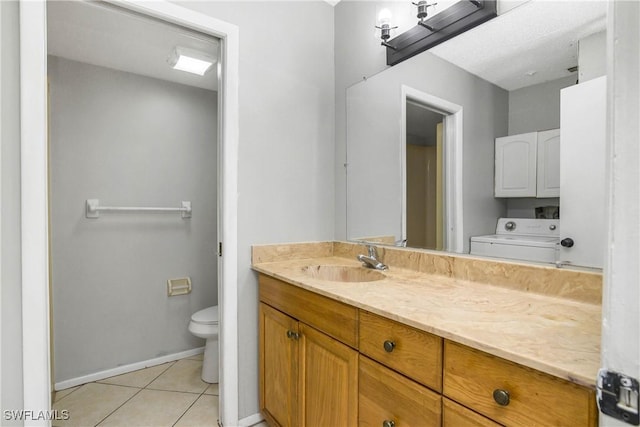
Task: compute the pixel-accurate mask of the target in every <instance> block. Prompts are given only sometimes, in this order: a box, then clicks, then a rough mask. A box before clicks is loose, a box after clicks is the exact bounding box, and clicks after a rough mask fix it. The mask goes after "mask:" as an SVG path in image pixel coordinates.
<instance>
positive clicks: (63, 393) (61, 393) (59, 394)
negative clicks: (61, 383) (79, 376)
mask: <svg viewBox="0 0 640 427" xmlns="http://www.w3.org/2000/svg"><path fill="white" fill-rule="evenodd" d="M79 388H80V386H77V387H71V388H66V389H64V390H58V391H56V392H55V393H53V403H56V402H57V401H59V400H60V399H62V398H63V397H65V396H68V395H69V394H71V393H73V392H74V391H76V390H77V389H79Z"/></svg>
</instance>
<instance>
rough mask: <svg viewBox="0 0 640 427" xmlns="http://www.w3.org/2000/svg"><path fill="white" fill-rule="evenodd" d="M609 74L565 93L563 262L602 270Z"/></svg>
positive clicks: (562, 129) (562, 112)
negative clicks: (607, 77)
mask: <svg viewBox="0 0 640 427" xmlns="http://www.w3.org/2000/svg"><path fill="white" fill-rule="evenodd" d="M606 89H607V80H606V77H599V78H597V79H593V80H589V81H587V82H585V83H581V84H579V85H575V86H571V87H568V88H566V89H563V90H562V91H561V94H560V139H561V140H562V144H561V146H560V239H561V247H560V256H559V261H560V262H566V263H568V264H571V265H578V266H587V267H597V268H602V265H603V262H604V247H605V217H604V212H605V200H606V199H605V191H604V190H605V164H606V155H607V150H606V134H605V132H606Z"/></svg>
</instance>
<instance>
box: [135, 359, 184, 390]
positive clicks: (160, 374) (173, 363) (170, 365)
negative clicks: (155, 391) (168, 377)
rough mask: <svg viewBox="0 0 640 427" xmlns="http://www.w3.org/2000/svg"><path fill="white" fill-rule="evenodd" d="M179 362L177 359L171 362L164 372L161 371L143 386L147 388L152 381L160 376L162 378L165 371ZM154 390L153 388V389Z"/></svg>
mask: <svg viewBox="0 0 640 427" xmlns="http://www.w3.org/2000/svg"><path fill="white" fill-rule="evenodd" d="M176 362H177V360H174V361H173V362H169V366H167V368H166V369H165V370H163V371H162V372H160V373H159V374H158V375H156V376H155V377H154V378H153V379H152V380H151V381H149V383H148V384H147V385H145V386H144V387H143V388H145V389H146V388H147V387H149V386H150V385H151V383H152V382H154V381H155V380H157V379H158V378H160V377H161V376H162V375H163V374H164V373H165V372H167V371H168V370H169V369H171V367H172V366H173V365H175V363H176ZM145 369H149V368H145ZM151 390H152V389H151Z"/></svg>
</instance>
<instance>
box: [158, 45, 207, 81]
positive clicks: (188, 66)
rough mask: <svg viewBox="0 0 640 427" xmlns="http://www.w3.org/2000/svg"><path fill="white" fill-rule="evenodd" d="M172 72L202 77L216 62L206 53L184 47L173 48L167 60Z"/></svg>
mask: <svg viewBox="0 0 640 427" xmlns="http://www.w3.org/2000/svg"><path fill="white" fill-rule="evenodd" d="M167 62H168V63H169V65H171V66H172V67H173V69H174V70H181V71H186V72H188V73H193V74H197V75H199V76H204V75H205V73H206V72H207V71H209V70H210V69H211V66H212V65H213V63H214V62H216V60H215V59H214V58H213V57H211V56H209V55H207V54H206V53H203V52H199V51H197V50H194V49H188V48H186V47H175V48H174V49H173V51H172V52H171V55H169V58H168V59H167Z"/></svg>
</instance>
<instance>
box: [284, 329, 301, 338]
mask: <svg viewBox="0 0 640 427" xmlns="http://www.w3.org/2000/svg"><path fill="white" fill-rule="evenodd" d="M287 338H290V339H293V340H297V339H298V338H300V334H299V333H297V332H294V331H287Z"/></svg>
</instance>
